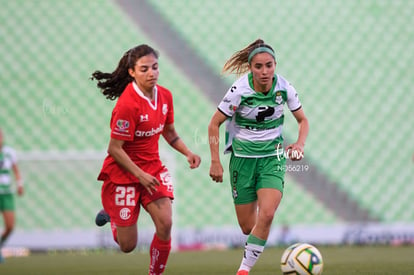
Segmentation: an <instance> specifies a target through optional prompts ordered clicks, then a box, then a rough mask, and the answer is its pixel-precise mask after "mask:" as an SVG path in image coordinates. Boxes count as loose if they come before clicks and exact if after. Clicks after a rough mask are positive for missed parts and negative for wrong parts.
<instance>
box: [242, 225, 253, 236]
mask: <svg viewBox="0 0 414 275" xmlns="http://www.w3.org/2000/svg"><path fill="white" fill-rule="evenodd" d="M253 226H254V225H250V224H240V229H241V231H242V232H243V234H244V235H249V234H250V233H251V232H252V230H253Z"/></svg>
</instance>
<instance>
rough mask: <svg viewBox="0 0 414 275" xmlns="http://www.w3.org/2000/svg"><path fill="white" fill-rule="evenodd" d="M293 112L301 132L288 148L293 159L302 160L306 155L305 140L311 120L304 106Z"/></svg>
mask: <svg viewBox="0 0 414 275" xmlns="http://www.w3.org/2000/svg"><path fill="white" fill-rule="evenodd" d="M292 114H293V116H294V117H295V119H296V121H297V122H298V127H299V134H298V139H297V141H296V142H295V143H293V144H291V145H289V146H288V147H287V148H286V149H287V150H288V154H289V155H290V158H291V160H301V159H302V158H303V156H304V147H305V142H306V138H307V137H308V133H309V122H308V119H307V118H306V115H305V112H304V111H303V108H300V109H299V110H297V111H295V112H293V113H292Z"/></svg>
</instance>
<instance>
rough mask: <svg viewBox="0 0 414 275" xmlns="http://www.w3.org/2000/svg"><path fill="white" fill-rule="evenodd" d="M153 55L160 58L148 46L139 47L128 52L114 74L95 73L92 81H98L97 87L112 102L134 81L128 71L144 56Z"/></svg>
mask: <svg viewBox="0 0 414 275" xmlns="http://www.w3.org/2000/svg"><path fill="white" fill-rule="evenodd" d="M149 54H153V55H154V56H155V57H156V58H158V52H157V51H156V50H154V49H153V48H151V47H150V46H148V45H145V44H143V45H139V46H136V47H135V48H132V49H130V50H128V51H127V52H126V53H124V55H123V56H122V58H121V59H120V60H119V63H118V67H117V68H116V69H115V70H114V71H113V72H112V73H104V72H101V71H95V72H94V73H92V77H91V79H92V80H97V81H98V83H97V84H96V86H97V87H98V88H99V89H100V90H101V92H102V94H103V95H104V96H105V97H106V98H107V99H110V100H114V99H116V98H118V97H119V96H120V95H121V94H122V93H123V91H124V90H125V88H126V86H127V85H128V84H129V83H130V82H131V81H133V80H134V79H133V77H132V76H131V75H130V74H129V72H128V69H130V68H134V66H135V64H136V62H137V60H138V59H139V58H141V57H143V56H146V55H149Z"/></svg>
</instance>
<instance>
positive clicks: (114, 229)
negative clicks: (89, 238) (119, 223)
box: [111, 221, 119, 244]
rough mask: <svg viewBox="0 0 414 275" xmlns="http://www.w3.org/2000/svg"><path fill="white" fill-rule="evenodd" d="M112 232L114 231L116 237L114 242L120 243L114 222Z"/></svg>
mask: <svg viewBox="0 0 414 275" xmlns="http://www.w3.org/2000/svg"><path fill="white" fill-rule="evenodd" d="M111 230H112V236H113V237H114V241H115V242H116V243H118V232H117V231H116V225H115V223H113V222H112V221H111ZM118 244H119V243H118Z"/></svg>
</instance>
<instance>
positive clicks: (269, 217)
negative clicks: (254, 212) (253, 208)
mask: <svg viewBox="0 0 414 275" xmlns="http://www.w3.org/2000/svg"><path fill="white" fill-rule="evenodd" d="M274 215H275V213H274V212H273V211H263V212H262V213H261V214H260V215H259V219H260V220H261V221H262V222H263V223H264V224H265V225H269V226H270V225H271V224H272V221H273V217H274Z"/></svg>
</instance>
